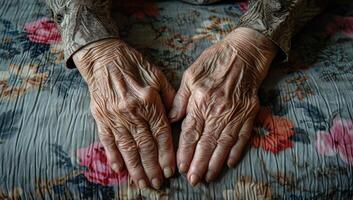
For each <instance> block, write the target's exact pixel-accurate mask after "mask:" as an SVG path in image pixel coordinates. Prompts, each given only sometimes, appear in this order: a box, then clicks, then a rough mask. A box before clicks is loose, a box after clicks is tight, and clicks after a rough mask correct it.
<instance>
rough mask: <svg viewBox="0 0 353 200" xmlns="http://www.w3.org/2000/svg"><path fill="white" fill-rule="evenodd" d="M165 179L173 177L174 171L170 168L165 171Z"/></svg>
mask: <svg viewBox="0 0 353 200" xmlns="http://www.w3.org/2000/svg"><path fill="white" fill-rule="evenodd" d="M163 173H164V177H166V178H169V177H171V176H173V170H172V168H170V167H166V168H164V169H163Z"/></svg>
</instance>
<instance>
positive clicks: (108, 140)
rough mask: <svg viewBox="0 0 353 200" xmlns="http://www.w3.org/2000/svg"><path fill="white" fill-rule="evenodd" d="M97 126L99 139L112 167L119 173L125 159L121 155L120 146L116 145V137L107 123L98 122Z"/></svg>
mask: <svg viewBox="0 0 353 200" xmlns="http://www.w3.org/2000/svg"><path fill="white" fill-rule="evenodd" d="M97 126H98V132H99V134H98V136H99V140H100V141H101V143H102V145H103V147H104V150H105V154H106V155H107V159H108V162H109V163H110V166H111V168H112V169H113V170H114V171H115V172H117V173H118V172H120V171H121V170H122V169H123V167H124V161H123V158H122V157H121V154H120V152H119V149H118V147H117V146H116V143H115V137H114V135H113V133H112V132H111V130H110V129H109V128H108V127H106V126H105V125H102V124H101V123H97Z"/></svg>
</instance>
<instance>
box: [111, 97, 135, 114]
mask: <svg viewBox="0 0 353 200" xmlns="http://www.w3.org/2000/svg"><path fill="white" fill-rule="evenodd" d="M112 107H113V109H115V106H113V105H112ZM138 107H139V106H138V101H137V100H136V99H134V98H130V99H126V100H125V101H121V102H119V104H118V106H117V111H118V112H119V113H136V110H137V109H138Z"/></svg>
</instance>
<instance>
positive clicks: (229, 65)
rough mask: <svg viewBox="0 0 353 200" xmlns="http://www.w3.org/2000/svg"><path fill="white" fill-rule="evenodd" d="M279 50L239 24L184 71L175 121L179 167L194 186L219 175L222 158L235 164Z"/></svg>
mask: <svg viewBox="0 0 353 200" xmlns="http://www.w3.org/2000/svg"><path fill="white" fill-rule="evenodd" d="M275 54H276V47H275V45H274V44H273V43H272V41H270V40H269V39H267V38H265V37H264V36H263V35H261V34H260V33H258V32H256V31H254V30H251V29H247V28H238V29H236V30H234V31H233V32H232V33H230V34H229V35H227V37H226V38H225V39H224V40H222V41H220V42H219V43H217V44H215V45H213V46H211V47H210V48H208V49H206V50H205V51H204V52H203V53H202V54H201V56H200V57H199V58H198V59H197V60H196V62H195V63H194V64H193V65H191V66H190V67H189V68H188V69H187V70H186V71H185V73H184V76H183V79H182V82H181V86H180V88H179V91H178V92H177V94H176V96H175V99H174V103H173V108H172V110H171V112H170V113H169V118H170V119H171V121H172V122H175V121H178V120H180V119H181V118H183V117H184V116H185V115H186V117H185V119H184V121H183V123H182V131H181V135H180V141H179V148H178V151H177V165H178V168H179V171H180V172H183V173H186V172H187V178H188V180H189V182H190V184H191V185H196V184H197V183H198V182H199V181H200V180H201V179H202V178H203V177H204V176H205V175H206V181H212V180H214V179H215V178H217V176H218V174H219V173H220V171H221V169H222V168H223V164H224V162H226V159H227V163H228V166H235V164H236V163H237V162H238V161H239V160H240V158H241V154H242V152H243V151H244V149H245V147H246V145H247V142H248V140H249V138H250V136H251V132H252V125H253V121H254V118H255V116H256V114H257V112H258V109H259V100H258V96H257V91H258V88H259V86H260V84H261V82H262V80H263V79H264V78H265V76H266V74H267V71H268V68H269V65H270V63H271V62H272V60H273V58H274V56H275Z"/></svg>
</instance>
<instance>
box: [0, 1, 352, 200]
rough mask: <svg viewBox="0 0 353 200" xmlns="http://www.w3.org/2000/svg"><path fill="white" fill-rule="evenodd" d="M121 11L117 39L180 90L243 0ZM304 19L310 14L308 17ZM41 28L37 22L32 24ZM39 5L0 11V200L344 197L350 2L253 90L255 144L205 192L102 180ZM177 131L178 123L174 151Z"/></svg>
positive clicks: (318, 24) (100, 162)
mask: <svg viewBox="0 0 353 200" xmlns="http://www.w3.org/2000/svg"><path fill="white" fill-rule="evenodd" d="M139 2H141V1H138V0H131V2H130V3H124V4H123V3H121V4H119V3H117V4H118V5H115V6H114V7H113V13H114V19H116V22H117V24H118V25H119V27H120V30H121V35H122V37H123V38H124V39H125V40H126V41H127V42H128V43H130V44H131V45H133V46H134V47H136V48H137V49H138V50H139V51H141V52H143V53H144V54H145V55H146V56H148V57H150V59H151V60H153V62H154V63H156V64H157V65H158V66H159V67H160V68H161V69H162V70H163V72H164V73H165V74H166V75H167V77H168V79H169V80H170V81H171V82H172V84H173V85H174V86H175V88H177V87H178V84H179V82H180V78H181V76H182V73H183V71H184V70H185V69H186V68H187V67H188V66H189V65H190V64H191V63H192V62H193V61H194V60H195V59H196V58H197V56H198V55H199V54H200V53H201V52H202V51H203V50H204V49H205V48H207V47H208V46H210V45H211V44H212V43H215V42H217V41H218V40H220V39H221V38H222V37H224V36H225V35H226V34H227V33H228V32H229V31H230V30H231V29H232V28H234V26H235V24H236V22H237V21H238V19H239V16H241V15H242V14H243V12H244V11H245V10H246V3H234V2H232V1H231V2H226V3H219V4H215V5H208V6H196V5H189V4H185V3H181V2H179V1H158V2H147V3H139ZM303 17H305V16H303ZM38 20H39V21H38ZM52 23H53V22H52V21H51V19H50V13H49V11H48V9H47V8H46V6H45V4H44V3H43V2H40V1H35V0H32V1H27V0H16V1H3V2H1V7H0V158H1V159H0V199H5V198H12V199H51V198H54V199H114V198H115V199H138V198H145V199H351V198H352V195H353V188H352V184H353V171H352V166H353V122H352V119H353V118H352V112H353V99H352V96H353V90H352V89H353V85H352V83H353V82H352V81H353V5H352V4H346V5H335V6H332V7H330V8H329V9H328V10H327V11H326V12H325V13H323V14H322V15H320V16H319V17H317V18H316V19H314V20H313V21H312V22H311V23H310V24H309V25H308V26H306V27H305V28H304V29H303V31H302V32H301V33H300V34H299V35H298V36H297V37H296V38H295V39H294V40H293V43H292V46H293V47H292V52H291V55H290V61H289V62H288V63H283V64H274V65H273V66H272V67H271V70H270V72H269V76H268V78H267V79H266V80H265V82H264V84H263V87H262V89H261V91H260V94H259V95H260V100H261V104H262V107H261V111H260V113H259V115H258V118H257V122H256V127H255V128H254V139H253V140H252V141H251V142H250V144H249V148H248V149H247V152H246V154H245V156H244V158H243V160H242V161H241V163H239V165H238V166H237V167H236V168H234V169H228V168H227V167H225V169H224V171H223V172H222V174H221V177H220V178H219V179H218V180H217V181H216V182H214V183H211V184H206V183H203V184H199V185H198V186H197V187H194V188H193V187H191V186H190V185H188V183H187V180H186V177H185V176H183V175H179V174H177V175H175V176H174V177H173V178H171V179H169V180H167V181H166V183H165V184H164V185H165V186H164V187H163V188H162V190H160V191H155V190H152V189H151V190H144V191H139V190H138V189H137V188H136V187H134V186H132V185H130V184H129V177H128V175H127V173H126V171H125V172H122V173H120V174H109V173H108V172H109V170H108V169H107V168H109V166H108V165H107V163H106V158H105V156H104V152H102V151H103V150H102V149H101V148H100V144H99V142H98V138H97V129H96V125H95V122H94V120H93V118H92V116H91V114H90V110H89V101H90V100H89V94H88V90H87V87H86V85H85V82H84V80H83V79H82V78H81V77H80V74H79V73H78V71H77V70H75V69H73V70H69V69H66V68H65V67H64V62H63V48H62V45H61V44H60V42H59V39H58V38H57V37H56V35H55V34H54V33H55V32H56V31H57V30H56V28H53V27H52V26H51V24H52ZM179 130H180V124H176V125H174V127H173V132H174V135H175V143H176V144H177V141H178V140H177V138H178V134H179Z"/></svg>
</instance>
